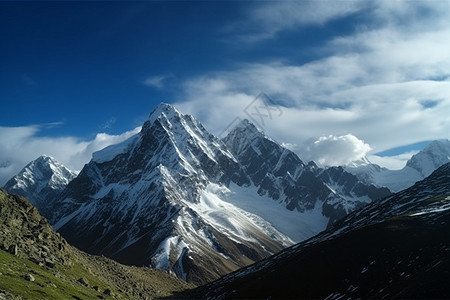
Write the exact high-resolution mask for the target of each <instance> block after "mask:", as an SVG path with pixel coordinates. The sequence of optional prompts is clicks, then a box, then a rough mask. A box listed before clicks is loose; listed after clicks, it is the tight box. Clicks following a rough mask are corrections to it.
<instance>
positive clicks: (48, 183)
mask: <svg viewBox="0 0 450 300" xmlns="http://www.w3.org/2000/svg"><path fill="white" fill-rule="evenodd" d="M75 177H76V173H75V172H72V171H71V170H69V169H68V168H66V167H65V166H63V165H62V164H61V163H59V162H58V161H57V160H56V159H54V158H53V157H50V156H47V155H43V156H40V157H38V158H37V159H35V160H34V161H32V162H30V163H29V164H28V165H26V166H25V167H24V168H23V169H22V170H21V171H20V172H19V173H18V174H17V175H16V176H14V177H13V178H11V179H10V180H9V181H8V182H7V183H6V184H5V186H4V189H5V190H6V191H8V192H9V193H12V194H17V195H20V196H24V197H26V198H27V199H29V200H30V202H31V203H32V204H33V205H34V206H36V207H37V209H38V210H39V212H40V213H41V214H42V215H43V216H48V215H49V213H50V212H49V207H50V205H51V202H53V201H55V200H56V199H57V198H58V197H59V195H60V194H61V192H62V191H63V190H64V188H65V187H66V186H67V184H69V182H70V181H71V180H72V179H74V178H75Z"/></svg>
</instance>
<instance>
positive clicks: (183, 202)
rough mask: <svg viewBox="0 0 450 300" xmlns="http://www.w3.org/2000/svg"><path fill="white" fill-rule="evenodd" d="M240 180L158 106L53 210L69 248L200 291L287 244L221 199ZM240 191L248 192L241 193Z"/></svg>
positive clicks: (193, 131)
mask: <svg viewBox="0 0 450 300" xmlns="http://www.w3.org/2000/svg"><path fill="white" fill-rule="evenodd" d="M231 182H233V183H234V184H235V185H236V186H248V185H249V184H250V181H249V179H248V178H247V176H246V175H245V173H244V172H243V171H242V169H241V168H240V165H239V164H238V162H237V161H236V160H235V158H234V157H233V155H232V154H231V153H230V152H229V151H228V150H227V149H226V147H225V146H224V144H223V142H222V141H221V140H220V139H218V138H216V137H215V136H213V135H211V134H210V133H208V132H207V131H206V130H205V129H204V128H203V126H202V125H201V124H200V123H199V122H198V121H196V120H195V119H194V118H193V117H191V116H190V115H183V114H181V113H179V112H178V111H177V110H176V109H175V108H174V107H172V106H170V105H168V104H161V105H159V106H158V107H157V108H156V109H155V110H154V111H153V112H152V113H151V114H150V117H149V119H148V120H147V121H146V122H145V124H144V125H143V127H142V130H141V132H140V133H139V134H137V135H135V136H133V137H131V138H130V139H129V140H127V141H125V142H123V143H121V144H118V145H114V146H110V147H107V148H105V149H104V150H101V151H99V152H97V153H94V155H93V159H92V160H91V162H89V164H87V165H86V166H85V167H84V168H83V170H82V171H81V172H80V174H79V176H78V177H77V178H76V179H74V180H73V181H72V182H71V183H70V184H69V186H68V187H67V189H66V191H65V192H64V195H63V200H62V201H59V202H58V205H56V206H55V207H54V211H55V212H57V213H56V214H55V215H54V216H53V218H52V221H53V224H54V227H55V228H56V229H57V230H58V231H59V232H61V233H62V234H63V235H64V236H66V237H67V239H68V240H69V241H70V242H72V243H73V244H75V245H76V246H78V247H80V248H81V249H84V250H86V251H88V252H92V253H99V254H104V255H106V256H109V257H112V258H114V259H116V260H118V261H121V262H124V263H128V264H136V265H151V266H155V267H157V268H161V269H167V270H171V271H173V272H175V273H176V274H177V275H178V276H180V277H182V278H184V279H187V280H189V281H192V282H196V283H202V282H204V281H206V280H210V279H213V278H217V277H219V276H220V275H223V274H225V273H228V272H230V271H232V270H235V269H237V268H239V267H242V266H244V265H247V264H249V263H252V262H254V261H257V260H260V259H262V258H263V257H267V256H269V255H271V254H273V253H276V252H278V251H279V250H281V249H282V248H283V247H286V246H288V245H291V244H292V241H291V240H290V239H289V238H288V237H287V236H286V235H284V234H282V233H280V232H279V231H278V230H276V229H275V228H274V227H273V226H272V225H271V224H270V223H268V222H267V221H265V220H264V219H262V218H261V217H259V216H257V215H255V214H252V213H251V212H247V211H244V210H243V209H241V208H239V207H237V206H235V205H233V204H231V203H229V202H226V201H224V200H223V199H224V198H227V197H230V198H233V197H235V198H238V199H241V198H242V197H241V196H239V195H236V193H238V192H239V189H238V188H237V189H235V190H233V191H231V190H230V189H228V188H227V186H229V185H230V183H231ZM246 193H250V194H251V192H249V191H246Z"/></svg>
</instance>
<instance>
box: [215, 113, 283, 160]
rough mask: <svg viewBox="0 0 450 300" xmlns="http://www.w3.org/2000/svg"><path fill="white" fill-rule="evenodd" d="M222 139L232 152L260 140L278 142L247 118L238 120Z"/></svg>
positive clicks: (237, 151)
mask: <svg viewBox="0 0 450 300" xmlns="http://www.w3.org/2000/svg"><path fill="white" fill-rule="evenodd" d="M223 140H224V142H225V143H226V144H227V145H228V146H229V147H230V149H232V150H233V152H234V153H241V152H242V151H243V149H245V148H246V147H248V146H249V145H251V144H254V143H255V142H258V141H260V140H267V141H270V142H271V143H274V144H278V143H277V142H275V141H274V140H272V139H271V138H269V137H268V136H267V135H266V134H265V133H264V132H263V131H262V130H261V129H259V128H258V127H256V126H255V125H254V124H253V123H252V122H250V121H249V120H247V119H243V120H242V121H241V122H239V123H238V124H237V125H236V126H235V127H234V128H233V129H232V130H231V131H230V132H229V133H228V134H227V136H226V137H224V138H223Z"/></svg>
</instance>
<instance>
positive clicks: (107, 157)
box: [92, 134, 139, 164]
mask: <svg viewBox="0 0 450 300" xmlns="http://www.w3.org/2000/svg"><path fill="white" fill-rule="evenodd" d="M138 139H139V134H135V135H133V136H132V137H130V138H128V139H127V140H125V141H123V142H121V143H118V144H115V145H111V146H108V147H106V148H104V149H102V150H100V151H97V152H94V153H92V160H93V161H94V162H96V163H99V164H101V163H104V162H107V161H111V160H113V159H114V157H116V156H117V155H119V154H122V153H127V152H128V151H129V150H130V149H132V148H133V147H134V145H135V144H136V142H137V141H138Z"/></svg>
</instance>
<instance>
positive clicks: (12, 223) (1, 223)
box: [0, 190, 71, 268]
mask: <svg viewBox="0 0 450 300" xmlns="http://www.w3.org/2000/svg"><path fill="white" fill-rule="evenodd" d="M67 247H68V244H67V242H66V241H65V240H64V239H63V238H62V237H61V235H60V234H59V233H56V232H54V231H53V228H52V227H51V226H50V224H48V223H47V220H46V219H45V218H43V217H42V216H41V215H40V214H39V212H38V210H37V209H36V208H35V207H34V206H33V205H31V203H30V202H29V201H28V200H27V199H25V198H23V197H21V196H15V195H10V194H8V193H6V191H4V190H0V249H2V250H5V251H8V252H10V253H11V254H13V255H17V256H18V257H23V258H28V259H30V260H31V261H33V262H35V263H37V264H40V265H45V266H47V267H50V268H53V267H54V266H55V264H63V265H70V264H71V260H70V258H69V255H68V253H67V251H66V250H67Z"/></svg>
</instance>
